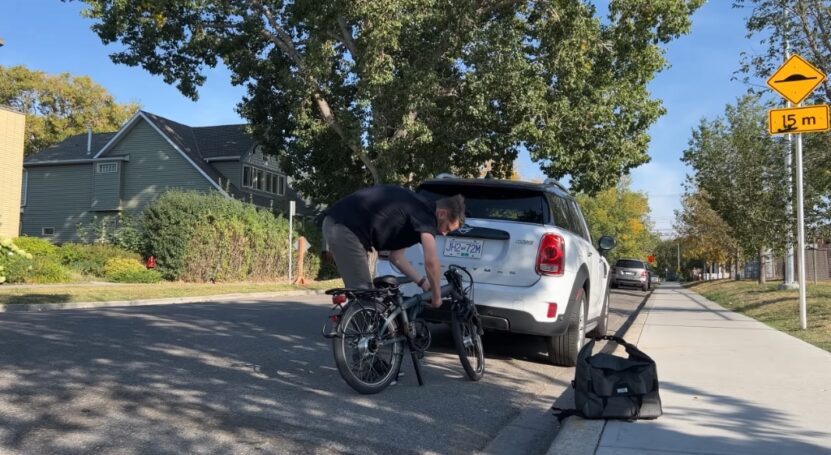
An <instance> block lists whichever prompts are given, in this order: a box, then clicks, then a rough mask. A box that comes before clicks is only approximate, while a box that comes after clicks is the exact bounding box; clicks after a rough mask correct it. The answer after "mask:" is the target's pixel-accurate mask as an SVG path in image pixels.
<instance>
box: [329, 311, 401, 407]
mask: <svg viewBox="0 0 831 455" xmlns="http://www.w3.org/2000/svg"><path fill="white" fill-rule="evenodd" d="M383 310H384V307H383V306H382V305H379V304H375V303H358V302H355V303H353V304H352V305H350V306H349V309H347V310H346V312H345V313H344V315H343V316H342V317H341V321H340V326H339V328H338V332H339V336H337V337H335V338H334V339H333V340H332V345H333V350H334V352H335V364H336V365H337V367H338V372H340V375H341V377H342V378H343V380H344V381H346V383H347V384H349V386H350V387H352V388H353V389H355V390H356V391H357V392H359V393H363V394H367V395H369V394H373V393H378V392H380V391H382V390H384V389H385V388H387V386H389V385H390V383H391V382H392V381H393V380H394V379H395V376H396V374H397V373H398V370H399V368H400V367H401V358H402V355H403V353H404V343H403V341H402V340H398V341H390V340H392V339H393V338H395V337H396V336H397V334H396V332H397V327H398V324H397V321H393V322H392V323H391V324H390V325H389V326H387V329H386V330H385V331H384V333H379V332H380V330H381V327H382V326H383V324H384V315H383Z"/></svg>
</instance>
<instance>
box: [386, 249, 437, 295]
mask: <svg viewBox="0 0 831 455" xmlns="http://www.w3.org/2000/svg"><path fill="white" fill-rule="evenodd" d="M405 251H406V250H404V249H401V250H395V251H390V262H391V263H392V265H394V266H395V268H396V269H398V270H399V271H401V273H403V274H404V275H406V276H408V277H410V279H411V280H413V282H415V283H418V282H419V280H421V274H419V273H418V272H417V271H416V269H415V267H413V265H412V264H410V261H408V260H407V257H406V256H405V255H404V252H405ZM421 288H422V289H424V290H425V291H429V290H430V286H429V283H428V282H425V283H424V285H422V286H421Z"/></svg>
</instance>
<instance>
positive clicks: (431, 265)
mask: <svg viewBox="0 0 831 455" xmlns="http://www.w3.org/2000/svg"><path fill="white" fill-rule="evenodd" d="M421 248H422V249H423V250H424V270H425V271H426V272H427V280H429V281H430V290H432V291H433V299H432V301H431V302H430V306H432V307H433V308H438V307H440V306H441V263H440V262H439V256H438V255H437V254H436V238H435V237H433V234H428V233H426V232H422V233H421Z"/></svg>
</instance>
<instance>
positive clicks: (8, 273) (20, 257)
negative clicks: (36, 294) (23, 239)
mask: <svg viewBox="0 0 831 455" xmlns="http://www.w3.org/2000/svg"><path fill="white" fill-rule="evenodd" d="M32 258H33V256H32V254H30V253H27V252H26V251H24V250H23V249H21V248H20V247H18V246H17V245H15V244H14V242H12V240H11V239H9V238H5V237H0V267H2V270H0V284H1V283H22V282H24V280H25V279H26V277H27V276H28V275H29V273H30V270H31V269H32Z"/></svg>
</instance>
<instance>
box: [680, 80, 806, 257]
mask: <svg viewBox="0 0 831 455" xmlns="http://www.w3.org/2000/svg"><path fill="white" fill-rule="evenodd" d="M766 121H767V118H766V111H765V106H763V105H761V104H760V103H759V101H758V99H757V98H756V97H754V96H745V97H743V98H741V99H739V101H738V103H737V104H736V105H735V106H727V109H726V111H725V116H724V118H721V117H720V118H717V119H715V120H711V121H709V120H702V122H701V124H700V125H699V127H698V128H697V129H696V130H694V131H693V136H692V139H691V140H690V146H689V148H688V149H687V150H685V151H684V156H683V158H682V160H683V161H684V162H685V163H687V164H688V165H689V166H690V167H691V168H692V169H693V171H694V174H693V175H691V176H690V177H689V179H690V183H691V189H697V190H699V191H701V196H703V198H704V200H705V201H706V202H707V204H708V205H709V206H710V207H711V208H712V209H713V210H714V211H715V214H717V215H718V216H719V217H720V218H721V219H722V220H724V222H725V223H726V224H727V226H729V232H730V235H731V237H733V238H735V239H736V241H737V242H738V244H739V246H740V248H741V249H742V252H743V253H745V254H746V255H750V256H753V255H754V254H758V253H759V251H760V250H761V249H763V248H773V249H775V250H779V251H781V250H782V249H784V246H785V245H784V243H785V242H784V240H785V238H786V236H785V232H784V231H785V229H786V227H787V225H788V223H789V222H791V223H792V222H793V218H792V217H789V216H788V213H787V211H786V209H785V201H786V196H785V195H786V191H783V189H784V188H786V185H787V184H786V178H787V177H786V176H787V174H786V170H785V166H784V160H783V156H784V154H783V151H784V149H783V147H784V144H783V139H782V138H772V137H770V136H768V135H767V133H766Z"/></svg>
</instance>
